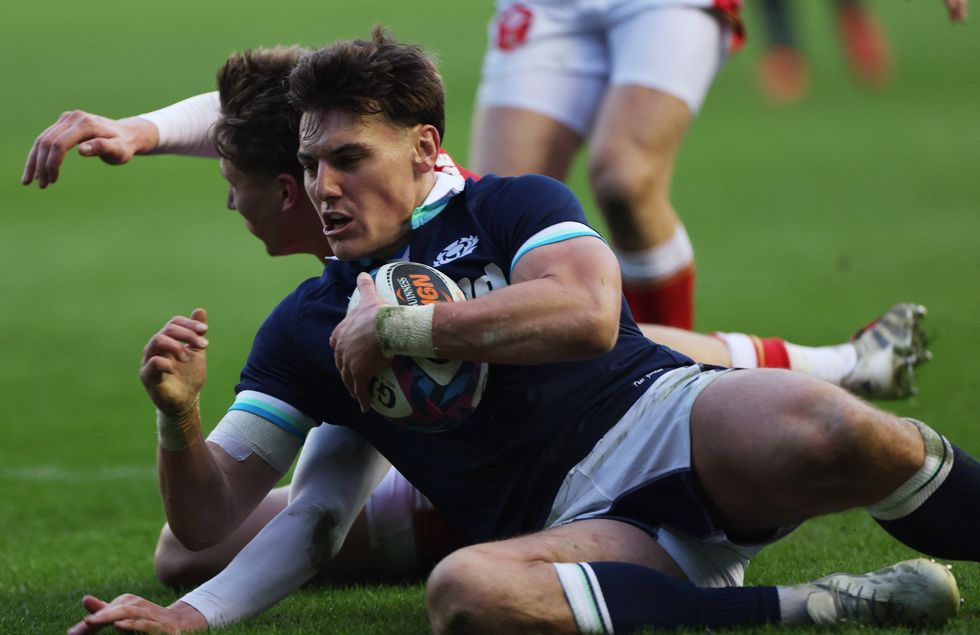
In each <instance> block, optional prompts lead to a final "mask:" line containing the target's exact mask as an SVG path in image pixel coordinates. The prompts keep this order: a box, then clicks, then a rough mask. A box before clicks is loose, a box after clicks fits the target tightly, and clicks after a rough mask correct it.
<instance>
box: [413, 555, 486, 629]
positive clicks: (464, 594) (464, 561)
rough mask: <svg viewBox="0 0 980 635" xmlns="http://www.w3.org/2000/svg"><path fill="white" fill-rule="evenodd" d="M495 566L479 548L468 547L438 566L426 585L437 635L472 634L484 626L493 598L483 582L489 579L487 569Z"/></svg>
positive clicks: (446, 558) (429, 607)
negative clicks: (486, 612) (443, 634)
mask: <svg viewBox="0 0 980 635" xmlns="http://www.w3.org/2000/svg"><path fill="white" fill-rule="evenodd" d="M492 564H493V562H492V561H491V560H490V559H489V558H487V557H486V556H485V555H484V554H483V553H481V551H480V550H479V549H478V548H474V547H467V548H463V549H460V550H458V551H455V552H453V553H451V554H450V555H448V556H446V557H445V558H444V559H443V560H442V561H441V562H439V564H438V565H436V567H435V568H434V569H433V570H432V573H431V574H430V575H429V580H428V582H427V583H426V602H427V605H428V610H429V620H430V622H431V623H432V630H433V632H434V633H436V634H437V635H441V634H442V633H470V632H474V631H476V630H478V628H477V626H478V625H479V624H481V623H485V620H483V619H482V618H481V614H482V613H483V611H484V610H486V609H487V607H488V605H489V604H490V603H491V602H492V598H491V597H489V596H488V594H487V593H486V589H484V588H482V586H481V581H483V580H485V579H486V578H487V567H488V566H492Z"/></svg>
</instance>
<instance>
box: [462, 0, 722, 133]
mask: <svg viewBox="0 0 980 635" xmlns="http://www.w3.org/2000/svg"><path fill="white" fill-rule="evenodd" d="M488 31H489V33H488V35H489V44H488V47H487V52H486V55H485V56H484V60H483V73H482V79H481V82H480V87H479V89H478V91H477V103H478V105H479V106H480V107H484V108H485V107H489V106H501V107H512V108H521V109H525V110H531V111H534V112H538V113H541V114H543V115H546V116H548V117H551V118H552V119H555V120H557V121H560V122H561V123H564V124H565V125H567V126H569V127H571V128H572V129H574V130H575V131H577V132H578V133H579V134H581V135H583V136H585V135H587V134H588V131H589V129H590V128H591V126H592V123H593V120H594V118H595V114H596V112H597V110H598V108H599V105H600V102H601V100H602V97H603V94H604V93H605V92H606V89H607V87H608V86H616V85H624V84H630V85H637V86H645V87H648V88H654V89H657V90H660V91H663V92H666V93H668V94H671V95H673V96H675V97H677V98H679V99H681V100H682V101H683V102H684V103H685V104H687V106H688V108H689V109H690V110H691V113H692V114H693V113H696V112H698V110H699V109H700V108H701V104H702V103H703V101H704V98H705V96H706V95H707V93H708V88H709V87H710V86H711V82H712V81H713V80H714V77H715V75H716V74H717V72H718V70H719V69H720V68H721V66H722V64H723V63H724V61H725V59H726V58H727V55H728V49H729V46H728V42H729V40H730V35H731V33H730V29H729V28H728V26H727V23H725V22H724V21H723V20H721V19H720V18H719V17H717V16H716V15H715V14H713V13H710V12H709V11H707V10H705V9H703V8H699V7H696V6H690V5H687V6H685V5H684V4H683V3H681V4H671V3H665V2H664V0H591V1H590V2H587V1H584V0H578V1H569V0H562V1H560V2H556V1H554V0H499V1H498V3H497V14H496V15H495V16H494V18H493V19H492V20H491V22H490V26H489V29H488Z"/></svg>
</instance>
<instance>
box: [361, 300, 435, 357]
mask: <svg viewBox="0 0 980 635" xmlns="http://www.w3.org/2000/svg"><path fill="white" fill-rule="evenodd" d="M435 308H436V305H435V304H424V305H422V306H383V307H381V308H380V309H378V314H377V316H376V317H375V319H374V332H375V335H376V336H377V338H378V345H379V346H380V347H381V352H382V354H384V356H385V357H394V356H395V355H408V356H409V357H438V355H436V347H435V345H434V344H433V343H432V315H433V313H434V312H435Z"/></svg>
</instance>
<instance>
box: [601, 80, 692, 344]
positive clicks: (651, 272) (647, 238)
mask: <svg viewBox="0 0 980 635" xmlns="http://www.w3.org/2000/svg"><path fill="white" fill-rule="evenodd" d="M690 121H691V113H690V111H689V109H688V107H687V105H685V104H684V102H683V101H681V100H680V99H678V98H677V97H674V96H673V95H668V94H667V93H664V92H661V91H659V90H654V89H651V88H644V87H640V86H615V87H613V88H611V89H610V90H609V91H608V92H607V94H606V97H605V99H604V101H603V103H602V106H601V108H600V110H599V116H598V119H597V122H596V126H595V129H594V132H593V135H592V144H591V148H590V154H589V178H590V181H591V183H592V190H593V194H594V195H595V199H596V202H597V204H598V206H599V209H600V210H601V211H602V214H603V217H604V218H605V220H606V224H607V225H608V227H609V237H610V239H611V241H612V244H613V246H614V248H615V249H616V251H617V253H618V255H619V257H620V263H621V265H622V268H623V291H624V292H625V293H626V297H627V300H628V301H629V305H630V309H631V310H632V311H633V315H634V317H635V318H636V319H637V321H640V322H652V323H656V324H666V325H668V326H676V327H680V328H687V329H689V328H691V327H692V326H693V302H694V298H693V290H694V253H693V249H692V247H691V243H690V240H689V239H688V238H687V234H686V232H685V231H684V229H683V225H681V223H680V221H679V219H678V217H677V213H676V212H675V211H674V208H673V206H672V205H671V203H670V200H669V196H670V181H671V178H672V176H673V172H674V162H675V161H676V158H677V153H678V150H679V149H680V145H681V141H682V140H683V138H684V133H685V132H686V131H687V127H688V125H689V123H690Z"/></svg>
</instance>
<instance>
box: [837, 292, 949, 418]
mask: <svg viewBox="0 0 980 635" xmlns="http://www.w3.org/2000/svg"><path fill="white" fill-rule="evenodd" d="M925 315H926V308H925V307H924V306H922V305H920V304H912V303H902V304H896V305H895V306H893V307H892V308H890V309H888V311H887V312H886V313H885V314H884V315H882V316H881V317H880V318H878V319H877V320H875V321H874V322H872V323H871V324H868V325H867V326H865V327H864V328H862V329H861V330H860V331H858V332H857V333H856V334H855V335H854V337H853V338H851V343H852V344H854V348H855V351H856V353H857V362H856V364H855V366H854V369H853V370H851V372H850V373H848V374H847V376H845V377H844V378H843V380H841V385H842V386H843V387H844V388H847V389H848V390H850V391H851V392H853V393H855V394H857V395H860V396H862V397H865V398H867V399H904V398H906V397H910V396H912V395H914V394H915V392H916V388H915V369H916V367H917V366H919V365H921V364H924V363H925V362H927V361H929V360H930V359H932V353H930V352H929V351H928V350H927V348H926V345H927V340H926V334H925V331H924V330H923V329H922V319H923V318H924V317H925Z"/></svg>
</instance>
